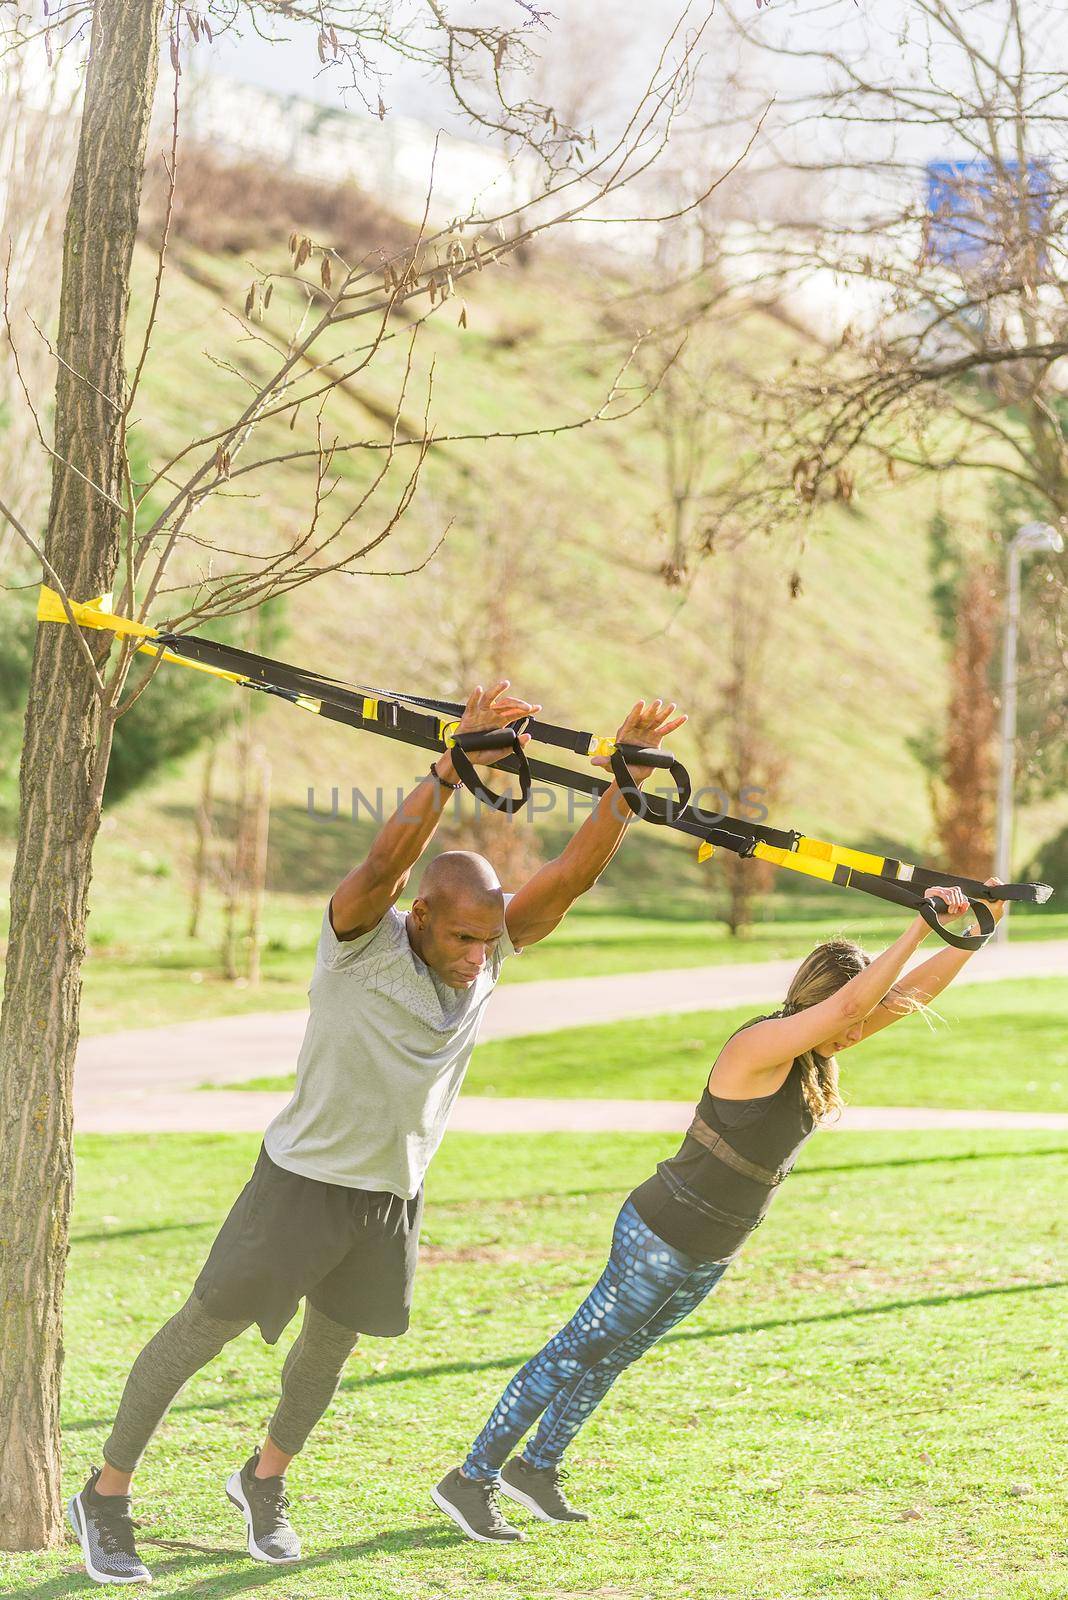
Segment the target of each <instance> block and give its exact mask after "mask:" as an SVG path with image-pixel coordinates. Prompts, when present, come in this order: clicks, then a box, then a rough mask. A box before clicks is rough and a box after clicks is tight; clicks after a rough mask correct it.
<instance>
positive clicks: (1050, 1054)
mask: <svg viewBox="0 0 1068 1600" xmlns="http://www.w3.org/2000/svg"><path fill="white" fill-rule="evenodd" d="M935 1004H936V1008H937V1011H938V1013H939V1017H940V1018H942V1019H944V1020H941V1021H940V1020H937V1019H932V1020H931V1024H930V1026H928V1023H927V1021H926V1020H925V1019H924V1018H923V1017H921V1016H911V1017H905V1018H902V1020H901V1021H900V1022H896V1023H894V1024H893V1025H892V1026H891V1027H889V1028H884V1029H883V1031H882V1032H881V1033H878V1034H876V1035H875V1036H874V1038H872V1039H868V1040H866V1041H865V1043H864V1044H862V1045H858V1046H856V1048H855V1049H853V1050H847V1051H843V1053H842V1055H841V1057H840V1058H839V1061H840V1066H841V1070H842V1088H843V1091H844V1093H845V1096H846V1099H847V1100H848V1101H849V1102H850V1103H851V1104H852V1105H858V1106H944V1107H953V1108H962V1109H986V1110H990V1111H1064V1112H1068V1029H1066V1028H1065V1021H1064V1019H1065V1016H1066V1015H1068V982H1065V981H1063V980H1061V979H1059V978H1035V979H1029V980H1011V979H1006V980H1004V981H1001V982H998V983H992V984H977V985H975V986H973V987H965V988H958V989H955V990H953V991H951V992H949V993H946V994H943V995H941V996H939V998H938V1000H937V1001H936V1003H935ZM754 1014H755V1013H754V1010H753V1009H752V1008H750V1007H739V1008H735V1009H731V1010H724V1011H695V1012H690V1013H687V1014H685V1015H683V1016H669V1017H649V1018H645V1019H643V1020H641V1021H639V1022H619V1023H609V1024H607V1025H605V1026H600V1027H587V1028H567V1029H562V1030H561V1031H560V1032H558V1033H541V1034H530V1035H528V1036H526V1037H524V1038H519V1039H498V1040H491V1041H489V1042H488V1043H486V1044H481V1045H479V1046H478V1047H477V1049H476V1050H475V1053H474V1056H473V1057H472V1061H471V1066H470V1069H469V1070H468V1074H467V1078H466V1080H465V1084H464V1090H465V1093H467V1094H478V1095H500V1096H512V1095H518V1096H524V1095H534V1096H544V1097H545V1098H547V1099H571V1098H574V1097H577V1098H580V1099H597V1098H599V1097H602V1096H603V1097H606V1098H609V1099H619V1100H646V1099H649V1100H691V1099H693V1100H695V1099H696V1098H697V1096H698V1095H699V1094H700V1092H701V1087H702V1084H703V1083H704V1081H705V1079H706V1078H707V1076H708V1072H709V1071H710V1069H711V1066H712V1063H713V1062H714V1061H715V1058H716V1054H717V1052H718V1050H719V1049H720V1046H721V1045H722V1043H723V1041H724V1040H725V1039H726V1038H727V1035H728V1034H729V1033H730V1032H731V1031H732V1029H734V1028H736V1027H738V1026H739V1025H740V1024H741V1023H742V1022H744V1021H746V1019H747V1018H749V1017H751V1016H753V1015H754ZM293 1082H294V1076H293V1074H292V1073H288V1074H285V1075H282V1076H278V1077H262V1078H252V1079H250V1080H249V1081H248V1082H247V1083H243V1084H227V1085H226V1087H227V1088H228V1089H233V1088H241V1089H290V1088H292V1086H293Z"/></svg>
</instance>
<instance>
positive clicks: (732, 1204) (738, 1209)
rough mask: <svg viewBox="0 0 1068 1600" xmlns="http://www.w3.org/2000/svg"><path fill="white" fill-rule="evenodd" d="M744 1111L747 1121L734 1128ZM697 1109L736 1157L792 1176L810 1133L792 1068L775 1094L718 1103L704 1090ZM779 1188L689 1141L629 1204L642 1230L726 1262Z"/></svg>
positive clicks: (809, 1117)
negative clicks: (649, 1230) (754, 1098)
mask: <svg viewBox="0 0 1068 1600" xmlns="http://www.w3.org/2000/svg"><path fill="white" fill-rule="evenodd" d="M721 1106H722V1107H725V1108H726V1109H725V1110H724V1111H721V1110H720V1107H721ZM743 1106H744V1107H746V1108H747V1110H746V1113H745V1120H744V1121H739V1120H737V1119H738V1113H739V1112H740V1111H741V1108H742V1107H743ZM757 1108H761V1109H759V1110H757ZM697 1110H698V1113H699V1115H700V1116H701V1118H702V1120H703V1121H704V1122H706V1123H707V1124H708V1126H709V1127H710V1128H712V1129H713V1130H714V1131H715V1132H716V1133H719V1134H722V1136H723V1138H724V1139H726V1141H727V1143H728V1144H729V1145H730V1146H731V1147H732V1149H734V1150H736V1151H737V1152H738V1154H739V1155H741V1156H745V1157H746V1159H747V1160H749V1161H753V1162H756V1164H757V1165H758V1166H761V1167H767V1168H769V1169H770V1170H771V1171H773V1172H775V1171H778V1172H783V1173H785V1172H788V1171H789V1170H790V1168H791V1167H792V1166H793V1164H794V1162H795V1161H796V1160H797V1156H798V1153H799V1151H800V1149H801V1146H802V1145H803V1144H804V1143H805V1140H806V1139H808V1138H809V1136H810V1135H811V1133H812V1132H813V1130H814V1128H815V1121H814V1119H813V1116H812V1113H811V1112H810V1111H809V1109H808V1106H807V1105H806V1104H805V1098H804V1095H803V1094H802V1092H801V1068H800V1065H799V1063H798V1062H797V1061H795V1062H794V1063H793V1065H792V1066H791V1068H790V1071H789V1072H788V1073H787V1075H786V1077H785V1079H784V1080H783V1082H782V1084H781V1085H780V1087H779V1088H778V1089H777V1090H776V1091H775V1093H774V1094H771V1095H765V1096H762V1097H761V1098H760V1099H758V1100H746V1101H730V1100H728V1101H723V1100H721V1099H720V1097H719V1096H718V1095H713V1094H710V1093H709V1091H708V1088H707V1087H706V1088H705V1091H704V1093H703V1094H702V1096H701V1100H700V1103H699V1105H698V1107H697ZM777 1188H778V1185H775V1186H770V1185H767V1184H764V1183H761V1182H759V1181H758V1180H757V1179H755V1178H750V1177H746V1176H745V1175H744V1174H743V1173H740V1172H735V1170H734V1168H733V1167H728V1166H727V1165H725V1163H724V1162H722V1161H720V1160H719V1159H718V1157H716V1156H714V1155H713V1154H712V1152H711V1151H710V1150H706V1148H705V1146H704V1145H703V1144H698V1142H697V1140H696V1139H691V1138H690V1137H689V1135H687V1136H686V1137H685V1138H684V1139H683V1141H682V1146H681V1148H680V1150H679V1152H678V1154H677V1155H674V1156H672V1157H671V1159H670V1160H669V1161H661V1163H660V1165H659V1166H658V1167H657V1169H656V1172H655V1174H654V1175H653V1177H651V1178H648V1179H647V1180H646V1181H645V1183H642V1184H639V1186H638V1188H637V1189H635V1190H634V1192H633V1193H632V1195H631V1197H630V1198H631V1200H632V1201H633V1203H634V1206H635V1207H636V1209H637V1212H638V1215H639V1216H640V1217H641V1219H642V1221H643V1222H644V1223H645V1225H646V1227H647V1228H651V1229H652V1231H653V1232H654V1233H655V1234H657V1235H658V1237H659V1238H661V1239H663V1240H664V1242H665V1243H666V1244H669V1245H672V1246H673V1247H674V1248H675V1249H676V1250H683V1251H685V1252H686V1254H687V1255H691V1256H696V1257H697V1259H698V1260H700V1261H723V1260H726V1259H727V1258H728V1257H730V1256H733V1255H736V1254H737V1252H738V1251H739V1250H740V1249H741V1247H742V1245H743V1244H744V1243H745V1241H746V1239H747V1238H748V1237H749V1235H750V1234H751V1233H752V1231H753V1229H754V1228H755V1227H757V1226H758V1225H759V1224H760V1223H761V1222H763V1220H764V1215H765V1213H766V1211H767V1209H768V1207H769V1206H770V1204H771V1202H772V1199H773V1197H774V1195H775V1193H776V1191H777Z"/></svg>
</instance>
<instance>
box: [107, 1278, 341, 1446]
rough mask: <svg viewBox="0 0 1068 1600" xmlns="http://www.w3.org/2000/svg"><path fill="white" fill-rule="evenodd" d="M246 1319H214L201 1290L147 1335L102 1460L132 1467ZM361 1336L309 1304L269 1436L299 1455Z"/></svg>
mask: <svg viewBox="0 0 1068 1600" xmlns="http://www.w3.org/2000/svg"><path fill="white" fill-rule="evenodd" d="M248 1326H249V1323H248V1322H220V1321H219V1320H218V1318H216V1317H209V1316H208V1314H207V1312H206V1311H205V1310H204V1307H203V1305H202V1304H201V1302H200V1301H199V1300H198V1299H197V1297H196V1295H195V1294H191V1295H190V1296H189V1299H188V1300H187V1301H186V1303H185V1305H184V1306H183V1307H182V1309H181V1310H180V1311H176V1312H175V1314H174V1316H173V1317H172V1318H171V1320H170V1321H169V1322H167V1323H164V1325H163V1327H162V1328H161V1329H160V1330H159V1332H158V1333H157V1334H155V1335H154V1336H153V1338H151V1339H150V1340H149V1342H148V1343H147V1344H146V1345H145V1348H144V1349H143V1350H142V1351H141V1354H140V1355H139V1356H138V1358H137V1360H136V1361H135V1362H134V1364H133V1366H132V1368H131V1369H130V1376H129V1377H128V1378H127V1380H126V1387H125V1389H124V1390H123V1392H122V1399H121V1401H120V1402H119V1411H118V1415H117V1416H116V1418H115V1426H114V1427H113V1428H112V1430H111V1437H110V1439H109V1440H108V1442H107V1444H106V1445H105V1446H104V1460H105V1461H106V1462H107V1463H108V1465H109V1466H111V1467H114V1468H115V1470H116V1471H117V1472H133V1471H134V1469H135V1468H136V1466H137V1464H138V1462H139V1461H140V1459H141V1457H142V1455H143V1454H144V1451H145V1447H146V1445H147V1444H148V1441H149V1440H150V1439H151V1437H152V1435H153V1434H154V1433H155V1431H156V1429H157V1428H158V1427H159V1425H160V1423H161V1422H162V1421H163V1418H164V1417H165V1416H166V1414H167V1408H168V1407H169V1406H170V1403H171V1401H172V1400H173V1399H174V1397H175V1395H176V1394H177V1393H178V1391H179V1389H180V1388H181V1387H182V1385H183V1384H184V1383H186V1382H187V1381H188V1379H190V1378H191V1377H192V1376H193V1374H194V1372H199V1371H200V1369H201V1367H206V1366H207V1364H208V1362H209V1361H211V1360H212V1359H213V1358H214V1357H215V1356H217V1355H218V1354H219V1351H220V1350H221V1349H222V1348H223V1346H224V1345H226V1344H229V1342H230V1340H231V1339H236V1338H237V1336H238V1334H239V1333H244V1331H245V1329H246V1328H247V1327H248ZM358 1338H359V1335H358V1334H356V1333H354V1332H353V1331H352V1329H351V1328H345V1327H343V1326H342V1325H341V1323H340V1322H334V1321H333V1320H332V1318H330V1317H324V1316H323V1313H322V1312H321V1311H316V1309H315V1307H314V1306H312V1305H310V1304H309V1303H308V1302H307V1301H305V1303H304V1321H303V1323H302V1325H301V1329H300V1333H299V1334H298V1335H297V1337H296V1339H295V1340H294V1341H293V1345H292V1348H291V1349H290V1352H289V1354H288V1355H287V1356H286V1359H285V1365H284V1366H283V1368H282V1395H281V1399H280V1400H279V1402H278V1406H277V1408H276V1410H275V1413H274V1416H273V1417H272V1418H271V1421H270V1425H269V1427H268V1430H267V1431H268V1433H269V1434H270V1436H271V1438H272V1439H273V1440H274V1442H275V1444H276V1445H277V1446H278V1448H279V1450H281V1451H282V1452H283V1453H284V1454H285V1455H287V1456H295V1455H296V1454H297V1453H298V1451H299V1450H301V1449H302V1448H303V1446H304V1442H305V1440H306V1439H307V1437H308V1435H309V1433H310V1432H311V1430H312V1429H313V1428H314V1426H315V1424H316V1423H317V1422H318V1420H319V1418H320V1417H321V1416H322V1414H323V1412H324V1411H325V1410H326V1408H327V1406H328V1405H329V1404H330V1402H331V1400H332V1399H333V1398H334V1395H335V1394H336V1393H337V1387H338V1384H339V1383H340V1381H341V1373H342V1369H343V1368H344V1365H345V1362H346V1361H347V1360H348V1358H349V1356H350V1355H351V1354H352V1352H353V1350H354V1349H355V1347H356V1341H357V1339H358Z"/></svg>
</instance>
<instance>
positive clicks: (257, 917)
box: [248, 745, 271, 983]
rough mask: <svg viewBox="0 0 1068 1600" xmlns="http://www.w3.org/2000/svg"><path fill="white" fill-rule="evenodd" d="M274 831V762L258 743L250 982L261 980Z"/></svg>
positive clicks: (253, 836)
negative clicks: (269, 858)
mask: <svg viewBox="0 0 1068 1600" xmlns="http://www.w3.org/2000/svg"><path fill="white" fill-rule="evenodd" d="M270 831H271V761H270V757H269V756H268V754H267V751H266V750H265V749H264V747H263V745H257V746H256V798H255V802H254V806H253V817H252V850H251V851H250V852H249V868H250V871H251V881H250V883H249V911H248V981H249V983H259V981H260V956H261V953H262V945H263V897H264V893H265V891H266V888H267V846H268V844H269V842H270Z"/></svg>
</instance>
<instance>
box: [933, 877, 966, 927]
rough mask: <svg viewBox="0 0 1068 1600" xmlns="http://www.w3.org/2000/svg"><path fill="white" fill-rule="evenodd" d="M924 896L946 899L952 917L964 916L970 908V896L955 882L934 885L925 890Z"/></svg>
mask: <svg viewBox="0 0 1068 1600" xmlns="http://www.w3.org/2000/svg"><path fill="white" fill-rule="evenodd" d="M923 898H924V899H925V900H942V901H944V903H945V905H946V907H947V908H948V913H949V915H950V916H951V917H962V916H963V915H964V913H965V912H966V911H968V910H970V903H969V900H968V896H967V895H966V894H965V893H964V890H963V889H958V887H957V885H956V884H955V883H951V884H949V885H948V886H945V887H943V886H942V885H933V886H932V887H931V888H930V889H925V890H924V895H923ZM924 926H926V924H924Z"/></svg>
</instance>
